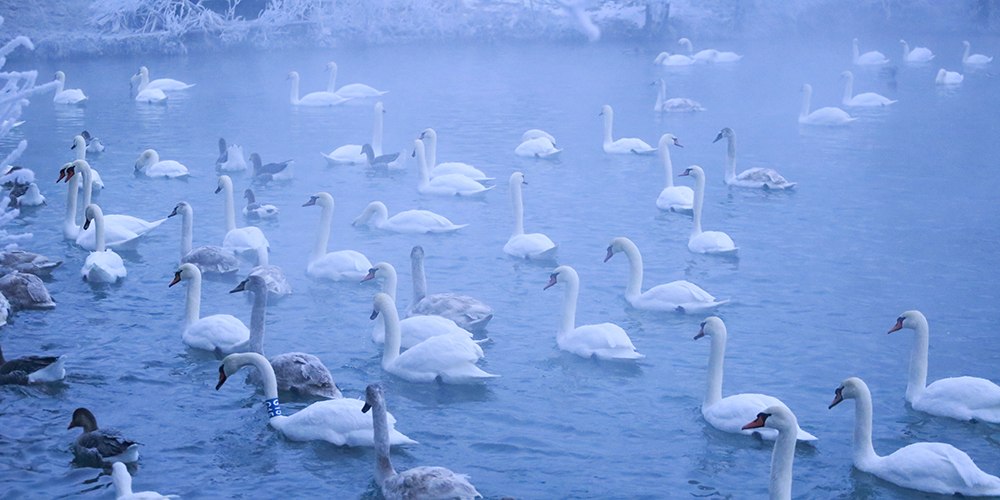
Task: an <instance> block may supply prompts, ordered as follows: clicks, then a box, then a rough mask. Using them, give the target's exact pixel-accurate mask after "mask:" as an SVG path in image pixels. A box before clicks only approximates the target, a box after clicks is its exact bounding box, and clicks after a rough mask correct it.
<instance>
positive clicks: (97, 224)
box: [84, 205, 106, 252]
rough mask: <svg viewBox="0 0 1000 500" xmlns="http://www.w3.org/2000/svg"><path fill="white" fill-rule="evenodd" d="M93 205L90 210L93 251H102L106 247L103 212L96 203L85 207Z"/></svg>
mask: <svg viewBox="0 0 1000 500" xmlns="http://www.w3.org/2000/svg"><path fill="white" fill-rule="evenodd" d="M91 206H92V207H94V208H92V209H91V212H92V213H93V216H94V251H95V252H103V251H104V250H105V249H106V246H105V242H104V213H102V212H101V208H100V207H98V206H97V205H87V207H88V208H89V207H91ZM84 218H86V210H84Z"/></svg>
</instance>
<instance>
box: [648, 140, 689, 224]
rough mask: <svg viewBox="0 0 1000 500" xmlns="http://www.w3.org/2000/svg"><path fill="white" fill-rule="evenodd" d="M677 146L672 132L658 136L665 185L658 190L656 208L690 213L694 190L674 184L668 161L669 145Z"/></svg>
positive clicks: (671, 166)
mask: <svg viewBox="0 0 1000 500" xmlns="http://www.w3.org/2000/svg"><path fill="white" fill-rule="evenodd" d="M671 144H673V145H674V146H677V147H679V148H682V147H684V146H681V143H680V142H679V141H678V140H677V137H674V134H663V136H662V137H660V144H659V147H658V148H656V149H657V150H658V151H659V153H660V160H661V161H662V162H663V170H664V171H665V172H666V174H667V181H666V186H665V187H664V188H663V191H660V196H658V197H657V198H656V208H659V209H660V210H670V211H671V212H682V213H690V212H692V211H693V210H694V190H693V189H691V188H689V187H687V186H675V185H674V167H673V163H672V162H671V161H670V145H671Z"/></svg>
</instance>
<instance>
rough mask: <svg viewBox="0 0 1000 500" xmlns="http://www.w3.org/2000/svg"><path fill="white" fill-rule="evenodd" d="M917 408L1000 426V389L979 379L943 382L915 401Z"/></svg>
mask: <svg viewBox="0 0 1000 500" xmlns="http://www.w3.org/2000/svg"><path fill="white" fill-rule="evenodd" d="M913 408H914V409H916V410H920V411H923V412H927V413H930V414H933V415H941V416H945V417H951V418H957V419H959V420H971V419H976V420H984V421H986V422H993V423H1000V386H997V384H994V383H993V382H991V381H989V380H986V379H983V378H977V377H952V378H945V379H941V380H938V381H935V382H934V383H932V384H930V385H928V386H927V387H926V388H925V389H924V390H923V391H922V392H921V393H920V394H919V395H918V396H917V397H916V398H914V400H913Z"/></svg>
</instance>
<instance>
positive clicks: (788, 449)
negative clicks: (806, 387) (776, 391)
mask: <svg viewBox="0 0 1000 500" xmlns="http://www.w3.org/2000/svg"><path fill="white" fill-rule="evenodd" d="M761 428H768V429H774V430H776V431H778V437H777V438H776V439H775V443H774V449H773V450H772V451H771V480H770V482H769V483H768V486H767V490H768V493H769V498H770V499H771V500H792V461H793V460H795V442H796V439H795V436H794V435H795V434H797V433H798V429H799V420H798V419H797V418H795V414H794V413H792V410H789V409H788V408H786V407H785V406H769V407H767V408H765V409H764V411H762V412H760V413H758V414H757V418H756V419H754V421H753V422H750V423H748V424H746V425H744V426H743V429H761Z"/></svg>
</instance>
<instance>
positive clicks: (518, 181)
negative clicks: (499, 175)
mask: <svg viewBox="0 0 1000 500" xmlns="http://www.w3.org/2000/svg"><path fill="white" fill-rule="evenodd" d="M522 184H525V185H526V184H528V181H526V180H524V174H523V173H521V172H514V173H513V174H510V206H511V209H512V210H513V211H514V232H513V233H511V235H510V239H508V240H507V244H506V245H504V246H503V251H504V253H506V254H507V255H510V256H511V257H517V258H519V259H525V260H535V261H545V260H555V258H556V253H558V252H559V245H556V244H555V243H553V242H552V240H550V239H549V237H548V236H545V235H544V234H542V233H531V234H524V205H523V204H522V202H521V185H522Z"/></svg>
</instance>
